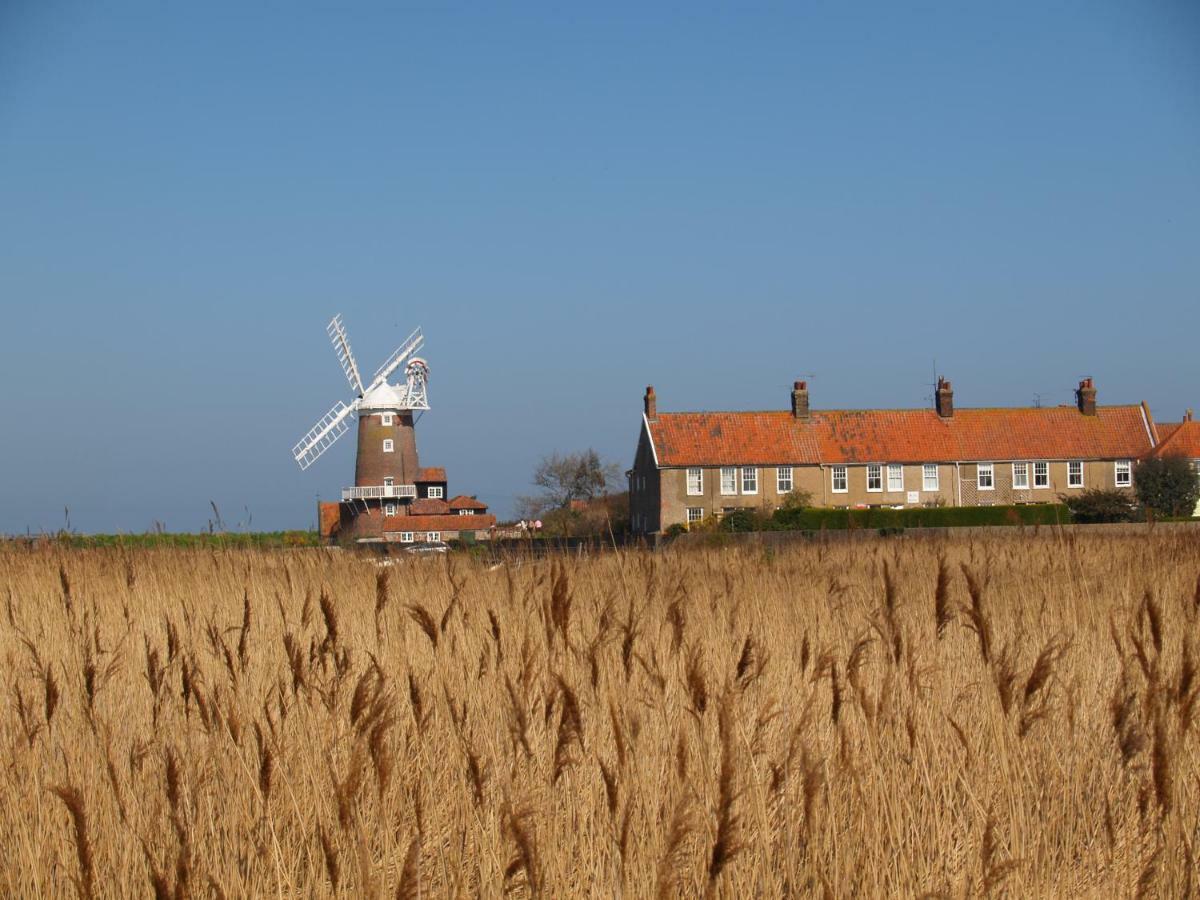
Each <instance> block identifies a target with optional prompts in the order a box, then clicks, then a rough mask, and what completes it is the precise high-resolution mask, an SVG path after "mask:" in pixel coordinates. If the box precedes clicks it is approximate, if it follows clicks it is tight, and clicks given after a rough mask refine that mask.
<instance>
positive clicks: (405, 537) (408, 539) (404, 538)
mask: <svg viewBox="0 0 1200 900" xmlns="http://www.w3.org/2000/svg"><path fill="white" fill-rule="evenodd" d="M412 542H413V533H412V532H411V531H402V532H400V543H402V544H411V543H412Z"/></svg>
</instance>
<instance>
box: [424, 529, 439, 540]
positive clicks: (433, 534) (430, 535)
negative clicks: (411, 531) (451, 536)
mask: <svg viewBox="0 0 1200 900" xmlns="http://www.w3.org/2000/svg"><path fill="white" fill-rule="evenodd" d="M441 539H442V533H441V532H440V531H429V532H426V534H425V540H427V541H440V540H441Z"/></svg>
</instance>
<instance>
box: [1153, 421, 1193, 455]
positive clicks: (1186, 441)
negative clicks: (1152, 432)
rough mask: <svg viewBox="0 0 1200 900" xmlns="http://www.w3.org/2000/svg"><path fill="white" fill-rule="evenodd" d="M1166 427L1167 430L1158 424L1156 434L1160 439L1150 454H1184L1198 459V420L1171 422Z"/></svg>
mask: <svg viewBox="0 0 1200 900" xmlns="http://www.w3.org/2000/svg"><path fill="white" fill-rule="evenodd" d="M1167 429H1169V430H1164V428H1163V426H1162V425H1161V424H1160V425H1159V426H1158V436H1159V438H1161V440H1160V441H1159V444H1158V446H1157V447H1155V448H1154V450H1153V451H1152V452H1151V453H1150V454H1149V455H1150V456H1186V457H1188V458H1190V459H1200V422H1195V421H1184V422H1172V423H1170V424H1169V425H1168V426H1167ZM1164 433H1165V434H1166V437H1165V438H1164V437H1163V435H1164Z"/></svg>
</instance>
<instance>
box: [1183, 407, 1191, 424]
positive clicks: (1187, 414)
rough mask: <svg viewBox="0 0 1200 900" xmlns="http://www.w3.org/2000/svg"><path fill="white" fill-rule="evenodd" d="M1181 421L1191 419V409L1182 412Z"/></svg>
mask: <svg viewBox="0 0 1200 900" xmlns="http://www.w3.org/2000/svg"><path fill="white" fill-rule="evenodd" d="M1183 421H1185V422H1190V421H1192V411H1191V410H1190V409H1189V410H1188V411H1187V412H1185V413H1184V414H1183Z"/></svg>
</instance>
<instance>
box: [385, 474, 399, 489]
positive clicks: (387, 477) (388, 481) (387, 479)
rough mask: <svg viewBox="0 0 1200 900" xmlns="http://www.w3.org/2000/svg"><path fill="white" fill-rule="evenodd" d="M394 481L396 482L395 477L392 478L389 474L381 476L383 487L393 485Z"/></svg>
mask: <svg viewBox="0 0 1200 900" xmlns="http://www.w3.org/2000/svg"><path fill="white" fill-rule="evenodd" d="M395 483H396V479H395V478H393V477H392V476H391V475H384V476H383V486H384V487H391V486H392V485H394V484H395Z"/></svg>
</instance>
